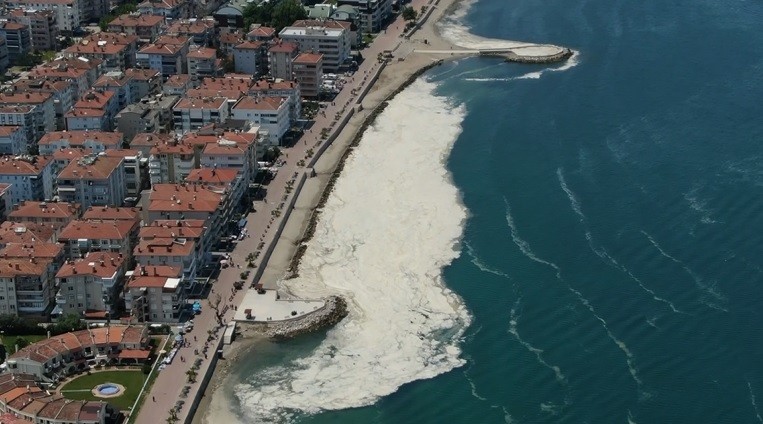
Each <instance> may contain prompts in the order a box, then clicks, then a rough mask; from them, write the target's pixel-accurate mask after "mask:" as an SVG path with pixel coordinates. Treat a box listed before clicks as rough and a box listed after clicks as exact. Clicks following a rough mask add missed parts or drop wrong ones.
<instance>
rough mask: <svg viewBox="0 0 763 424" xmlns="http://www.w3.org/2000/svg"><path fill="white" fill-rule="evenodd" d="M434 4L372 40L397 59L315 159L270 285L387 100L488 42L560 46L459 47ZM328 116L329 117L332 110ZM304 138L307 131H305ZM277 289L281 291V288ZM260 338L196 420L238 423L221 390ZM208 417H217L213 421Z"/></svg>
mask: <svg viewBox="0 0 763 424" xmlns="http://www.w3.org/2000/svg"><path fill="white" fill-rule="evenodd" d="M425 4H426V2H425V1H420V2H415V1H414V2H413V7H414V8H416V9H417V10H420V9H421V6H423V5H425ZM432 4H433V6H430V9H429V10H428V11H427V13H426V14H425V15H424V16H423V17H422V20H421V24H420V28H418V29H417V30H416V31H415V32H413V33H412V34H409V35H410V37H409V38H404V37H403V36H401V35H400V32H401V30H398V28H399V29H402V27H403V26H404V25H403V23H402V21H401V20H400V19H398V21H396V22H394V23H392V24H390V26H389V27H388V32H387V33H382V34H380V35H379V37H378V38H377V39H376V40H375V42H374V44H373V45H372V46H371V47H370V48H369V49H366V50H364V51H363V55H364V56H365V57H366V59H367V60H366V61H367V62H370V61H374V62H375V60H373V58H374V57H375V56H376V52H382V51H385V50H392V51H393V58H392V60H391V61H390V62H389V63H388V64H387V65H386V66H385V67H382V68H383V69H381V71H380V72H379V73H378V77H372V78H371V80H370V88H369V89H368V91H367V94H366V95H365V96H364V97H363V98H362V101H361V102H359V104H361V105H362V109H361V108H355V113H354V114H353V116H352V117H351V118H350V119H349V120H348V121H347V124H346V125H345V126H344V127H343V128H342V130H341V131H339V132H338V134H337V135H336V138H335V139H334V140H333V142H332V143H331V145H330V146H329V147H328V148H326V149H325V151H324V152H322V154H321V155H320V158H318V160H317V161H316V162H315V164H314V166H313V169H314V170H315V173H316V176H315V177H313V178H308V179H307V180H306V181H305V183H304V186H303V187H302V189H301V191H300V192H299V195H298V197H297V199H296V202H295V206H294V208H293V209H292V211H291V213H290V215H289V217H288V219H287V221H286V223H285V226H284V227H283V231H282V232H281V234H280V237H279V238H278V240H277V242H276V245H275V247H274V249H273V251H272V255H271V256H270V258H269V261H268V262H267V266H266V267H265V268H264V270H263V273H262V276H261V278H260V280H259V282H260V283H261V284H263V286H265V287H266V288H279V287H278V282H279V281H280V280H281V279H282V278H284V276H289V275H293V274H294V273H295V272H296V271H297V270H298V264H299V261H300V259H301V257H302V255H303V254H304V252H305V250H304V248H299V247H300V246H304V244H303V243H305V242H306V241H308V240H309V239H310V238H311V237H312V235H313V232H314V230H315V225H316V221H317V220H318V219H320V214H319V213H315V211H316V208H321V207H323V205H324V204H325V202H326V200H327V198H328V195H329V193H330V192H331V191H332V190H333V188H334V183H335V182H336V180H337V178H338V176H339V173H340V172H341V170H342V168H343V166H344V161H345V160H346V159H347V157H348V155H349V153H350V151H351V150H352V149H351V147H352V146H354V145H357V143H358V142H359V141H360V138H361V136H362V135H363V133H364V131H365V130H366V129H367V128H368V126H369V125H370V124H372V123H373V122H374V120H375V119H376V117H377V116H378V114H379V113H380V112H381V110H383V106H384V105H385V102H386V101H388V100H390V99H391V98H392V97H394V96H395V95H396V94H397V93H399V92H400V91H402V90H403V89H404V88H405V87H407V86H408V85H409V84H411V83H413V82H414V81H415V80H416V79H417V78H418V76H419V75H421V73H423V72H424V71H425V70H426V69H428V68H430V67H432V66H436V65H437V64H438V63H440V62H441V61H442V60H448V59H453V58H459V57H464V56H468V55H474V54H478V52H476V51H475V50H473V49H478V48H483V47H485V46H490V45H493V46H495V47H498V48H502V47H507V46H508V45H510V46H511V47H515V48H517V50H518V51H521V50H525V51H527V52H533V53H534V54H536V55H538V56H542V55H547V54H556V53H558V51H559V49H561V48H558V47H556V46H545V45H532V44H528V43H519V42H508V41H504V40H500V42H498V43H496V42H492V44H491V41H495V40H484V39H479V40H478V37H472V38H471V39H470V40H466V41H468V42H467V43H464V44H467V45H466V46H463V45H462V46H457V45H455V44H453V43H451V42H450V41H448V40H447V39H446V38H444V37H443V36H441V35H440V33H439V31H438V28H437V25H436V24H437V23H438V21H440V20H441V19H442V18H443V17H444V16H445V15H446V14H447V12H448V11H452V10H454V9H453V8H454V7H455V6H456V4H457V2H456V1H455V0H442V1H440V2H433V3H432ZM465 47H467V48H468V50H467V49H465ZM376 69H377V68H376V66H374V67H373V68H372V69H369V70H367V71H366V72H368V74H367V75H375V72H376ZM369 71H370V72H369ZM372 72H373V74H372ZM362 75H363V68H362V67H361V71H359V72H358V73H356V74H355V77H356V78H358V79H360V76H362ZM350 89H351V87H350V88H348V87H346V88H345V90H346V91H349V90H350ZM328 114H329V115H331V113H328ZM306 137H309V135H308V134H306ZM279 289H281V290H283V287H280V288H279ZM257 340H262V338H261V337H259V336H257V335H252V334H249V335H247V334H245V335H244V338H243V340H242V339H239V340H237V341H236V342H234V345H233V346H232V347H231V348H230V351H229V352H228V353H227V354H226V356H227V357H228V363H226V364H224V365H223V366H220V367H218V369H217V370H216V371H215V375H214V377H213V380H212V382H211V389H208V395H207V397H206V398H204V400H202V404H201V405H200V408H199V413H198V414H197V416H196V417H195V419H194V421H195V422H219V421H220V420H221V418H222V417H226V416H227V418H228V420H227V421H230V422H234V421H235V417H233V416H232V415H231V413H232V412H231V405H230V404H229V402H230V399H229V398H228V397H227V396H228V395H229V393H223V388H224V387H225V385H226V384H228V383H229V381H226V373H227V371H228V370H229V369H230V365H231V363H232V362H235V360H236V357H237V356H239V355H243V354H248V353H249V352H250V350H251V349H254V352H256V341H257ZM209 392H211V393H209ZM206 417H214V419H212V418H206ZM227 421H226V422H227Z"/></svg>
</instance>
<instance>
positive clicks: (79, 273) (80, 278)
mask: <svg viewBox="0 0 763 424" xmlns="http://www.w3.org/2000/svg"><path fill="white" fill-rule="evenodd" d="M124 267H125V258H124V257H123V256H122V255H121V254H120V253H112V252H90V253H88V254H87V255H85V257H84V258H81V259H75V260H74V261H67V262H66V263H64V265H63V266H62V267H61V269H60V270H59V271H58V273H57V274H56V286H57V287H58V293H57V294H56V306H57V311H56V312H58V314H57V315H61V314H64V315H65V314H71V313H74V314H77V315H78V316H80V317H83V318H86V319H105V318H109V317H112V313H113V312H115V307H116V305H117V301H118V299H119V294H120V293H121V290H122V284H123V283H124V274H125V269H124Z"/></svg>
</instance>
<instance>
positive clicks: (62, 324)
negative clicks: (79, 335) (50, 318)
mask: <svg viewBox="0 0 763 424" xmlns="http://www.w3.org/2000/svg"><path fill="white" fill-rule="evenodd" d="M85 327H86V324H85V323H84V322H83V321H82V320H81V319H79V315H77V314H66V315H64V316H63V317H61V319H59V320H58V322H57V323H55V324H53V325H51V326H50V327H49V329H50V332H51V333H53V334H54V335H58V334H63V333H68V332H70V331H77V330H83V329H84V328H85Z"/></svg>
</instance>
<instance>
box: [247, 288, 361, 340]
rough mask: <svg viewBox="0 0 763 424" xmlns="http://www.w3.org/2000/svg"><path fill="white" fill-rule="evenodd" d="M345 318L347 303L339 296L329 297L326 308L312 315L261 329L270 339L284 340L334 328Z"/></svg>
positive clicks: (275, 323) (271, 324) (273, 323)
mask: <svg viewBox="0 0 763 424" xmlns="http://www.w3.org/2000/svg"><path fill="white" fill-rule="evenodd" d="M346 316H347V301H346V300H344V298H342V297H340V296H331V297H329V298H328V299H326V306H324V307H323V308H321V309H318V310H317V311H315V312H313V313H310V314H308V315H305V316H303V317H301V318H295V319H293V320H288V321H278V322H270V323H268V324H266V325H264V326H263V327H262V329H263V332H264V333H265V335H266V336H267V337H269V338H271V339H275V340H286V339H291V338H294V337H296V336H299V335H301V334H306V333H311V332H313V331H317V330H321V329H323V328H326V327H331V326H334V325H336V324H337V323H338V322H339V321H341V320H342V318H344V317H346Z"/></svg>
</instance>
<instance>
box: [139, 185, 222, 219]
mask: <svg viewBox="0 0 763 424" xmlns="http://www.w3.org/2000/svg"><path fill="white" fill-rule="evenodd" d="M150 199H151V203H150V205H149V211H156V212H173V211H182V212H188V211H200V212H208V213H212V212H214V211H216V210H217V209H218V208H219V207H220V204H221V202H222V195H220V194H218V193H215V192H213V191H212V190H208V189H205V188H203V187H196V186H183V185H180V184H154V186H153V188H152V190H151V197H150Z"/></svg>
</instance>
